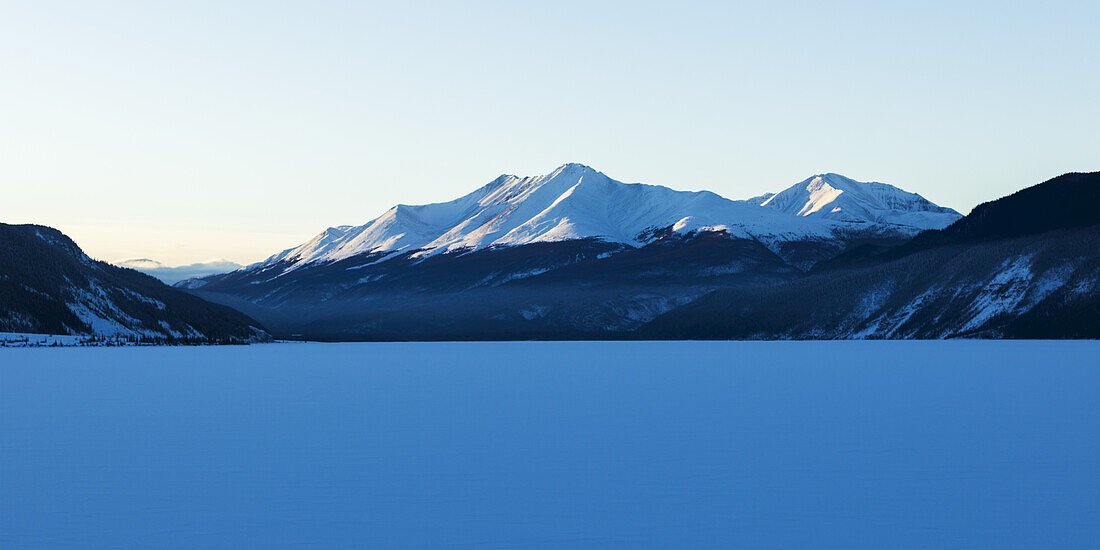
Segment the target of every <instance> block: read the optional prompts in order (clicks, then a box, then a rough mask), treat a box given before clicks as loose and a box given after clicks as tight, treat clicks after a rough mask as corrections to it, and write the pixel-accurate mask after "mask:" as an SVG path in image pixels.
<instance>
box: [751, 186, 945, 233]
mask: <svg viewBox="0 0 1100 550" xmlns="http://www.w3.org/2000/svg"><path fill="white" fill-rule="evenodd" d="M764 197H766V198H764ZM760 198H764V200H763V201H761V202H760V203H759V204H760V205H761V206H764V207H767V208H772V209H775V210H778V211H780V212H784V213H787V214H792V215H795V216H804V217H818V218H825V219H830V220H836V221H842V222H852V223H875V224H887V225H895V226H902V227H905V228H910V229H911V230H912V232H915V231H919V230H924V229H941V228H943V227H946V226H948V225H950V224H951V223H953V222H954V221H955V220H957V219H959V218H961V217H962V214H959V213H958V212H956V211H954V210H952V209H950V208H944V207H942V206H937V205H935V204H933V203H932V202H930V201H929V200H927V199H925V198H924V197H922V196H920V195H918V194H916V193H910V192H908V191H903V190H901V189H898V188H897V187H894V186H893V185H889V184H886V183H879V182H860V181H856V180H853V179H851V178H847V177H844V176H842V175H840V174H833V173H827V174H818V175H816V176H811V177H809V178H807V179H805V180H803V181H801V182H799V183H797V184H795V185H794V186H792V187H790V188H788V189H786V190H784V191H782V192H779V193H776V194H774V195H771V196H766V195H765V196H762V197H760Z"/></svg>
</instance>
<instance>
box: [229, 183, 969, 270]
mask: <svg viewBox="0 0 1100 550" xmlns="http://www.w3.org/2000/svg"><path fill="white" fill-rule="evenodd" d="M815 177H816V176H815ZM830 177H833V180H831V181H834V180H835V181H834V183H836V182H841V183H843V185H844V186H845V191H848V192H850V194H855V193H854V192H851V190H852V189H858V188H859V186H875V187H876V189H877V190H878V194H879V195H883V194H886V195H888V194H889V193H885V192H884V191H883V189H887V188H888V189H889V190H892V192H893V193H894V194H895V195H898V196H902V197H904V198H907V199H908V203H907V204H910V205H916V206H917V207H920V208H921V213H920V214H919V215H914V216H910V215H909V214H911V212H904V211H890V210H889V208H888V206H886V205H883V204H877V205H875V206H876V208H873V209H871V208H862V209H861V208H859V207H864V206H866V205H867V204H869V201H868V200H862V201H855V202H853V201H852V200H849V198H848V197H842V198H843V202H844V203H845V204H855V205H857V207H852V206H848V209H849V210H850V211H853V212H852V213H851V214H849V213H848V211H846V212H845V216H844V217H835V216H834V217H826V216H797V215H791V213H790V212H787V211H785V210H784V209H783V208H778V207H777V206H774V205H778V204H779V203H780V202H784V201H785V202H784V204H786V203H790V202H791V201H792V200H795V198H796V197H791V196H790V195H792V194H793V193H792V190H793V189H796V188H797V187H798V186H799V185H800V184H796V185H795V186H794V187H791V188H788V189H787V190H784V191H782V192H780V193H776V194H769V195H767V198H766V199H763V198H762V197H757V198H754V199H749V200H740V201H739V200H731V199H727V198H725V197H722V196H721V195H718V194H716V193H713V192H711V191H678V190H674V189H671V188H668V187H664V186H657V185H649V184H642V183H623V182H620V181H617V180H614V179H612V178H609V177H608V176H606V175H605V174H603V173H602V172H599V171H598V170H595V169H593V168H591V167H589V166H586V165H583V164H578V163H567V164H563V165H561V166H559V167H558V168H557V169H555V170H554V171H552V172H550V173H548V174H545V175H541V176H527V177H519V176H514V175H509V174H504V175H501V176H498V177H497V178H495V179H493V180H492V181H490V182H489V183H488V184H486V185H483V186H482V187H480V188H478V189H476V190H475V191H473V192H471V193H469V194H467V195H463V196H461V197H459V198H456V199H453V200H451V201H446V202H441V203H431V204H424V205H407V204H398V205H396V206H394V207H392V208H390V209H389V210H387V211H386V212H385V213H383V214H382V215H381V216H379V217H378V218H375V219H374V220H371V221H369V222H367V223H366V224H364V225H361V226H351V225H341V226H334V227H330V228H328V229H326V230H324V231H322V232H321V233H320V234H318V235H317V236H315V237H314V238H312V239H311V240H309V241H307V242H306V243H303V244H302V245H299V246H297V247H294V248H290V249H286V250H284V251H281V252H279V253H276V254H274V255H272V256H270V257H268V258H267V259H266V260H264V261H262V262H258V263H256V264H253V265H251V266H248V267H249V268H253V267H258V266H262V265H274V264H278V263H285V262H289V263H290V264H291V265H290V266H289V267H288V269H294V268H296V266H300V265H302V264H308V263H313V262H318V261H335V260H340V259H344V258H347V257H350V256H354V255H357V254H365V253H379V252H402V251H410V250H420V251H422V253H423V254H432V253H440V252H447V251H455V250H478V249H482V248H486V247H491V246H518V245H523V244H530V243H534V242H557V241H564V240H569V239H583V238H599V239H602V240H605V241H608V242H615V243H620V244H625V245H629V246H634V247H637V246H641V245H643V244H645V243H646V242H649V240H651V238H652V235H654V234H656V233H657V232H659V231H662V230H671V231H673V232H676V233H679V234H687V233H692V232H697V231H716V232H725V233H727V234H729V235H731V236H734V237H738V238H752V239H756V240H759V241H761V242H763V243H765V244H766V245H768V246H770V247H772V248H773V249H775V250H776V251H777V252H781V250H779V249H778V247H779V246H780V245H779V244H778V243H782V242H787V241H827V240H831V239H836V238H837V236H838V235H839V234H840V233H844V232H853V231H867V230H870V231H877V232H880V233H884V232H894V233H896V234H897V235H899V236H906V237H908V236H912V234H915V233H916V232H917V231H920V230H923V229H931V228H939V227H943V226H945V225H947V224H948V223H950V222H951V221H954V219H955V218H958V217H961V215H959V214H958V213H957V212H955V211H954V210H951V209H948V208H943V207H939V206H936V205H934V204H932V203H931V202H929V201H927V200H926V199H924V198H923V197H920V196H919V195H916V194H913V193H908V192H905V191H902V190H900V189H897V188H896V187H893V186H889V185H888V184H881V183H862V182H856V181H855V180H851V179H849V178H844V177H843V176H839V175H836V174H831V175H830ZM812 179H814V178H810V180H812ZM810 180H806V181H807V182H808V181H810ZM803 183H805V182H803ZM784 193H786V195H784ZM864 194H866V193H864ZM757 199H760V200H757ZM918 199H919V200H918ZM880 202H881V201H880ZM896 202H897V204H895V206H897V205H898V204H902V205H904V204H903V203H906V201H896ZM766 204H772V205H773V206H766ZM926 210H927V211H931V212H933V215H929V214H928V212H927V211H926ZM899 212H900V213H899ZM860 215H862V216H863V218H862V219H857V218H858V217H859V216H860ZM891 216H893V217H891Z"/></svg>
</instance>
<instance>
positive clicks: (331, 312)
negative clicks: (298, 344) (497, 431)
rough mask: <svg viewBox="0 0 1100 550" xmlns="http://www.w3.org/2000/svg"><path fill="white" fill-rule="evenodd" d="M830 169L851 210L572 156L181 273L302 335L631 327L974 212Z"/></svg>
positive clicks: (622, 330)
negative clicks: (663, 180) (708, 186)
mask: <svg viewBox="0 0 1100 550" xmlns="http://www.w3.org/2000/svg"><path fill="white" fill-rule="evenodd" d="M826 176H828V178H827V179H829V181H833V182H834V183H836V185H837V186H840V185H841V183H843V189H839V188H838V190H836V191H835V192H833V193H832V198H831V199H830V200H831V201H832V202H834V203H836V206H835V207H839V208H841V209H847V210H845V216H843V217H835V216H834V217H826V216H816V215H804V213H800V212H801V210H802V209H799V211H796V212H788V211H787V210H785V209H783V208H778V207H777V206H769V204H775V205H779V204H780V203H782V204H784V205H790V204H794V203H795V201H797V200H800V198H799V197H800V196H799V195H798V194H797V193H795V192H793V191H791V190H790V189H789V190H787V191H784V192H782V193H779V194H777V195H774V196H772V197H771V198H772V199H775V197H780V196H784V197H788V198H786V199H783V201H775V200H772V201H770V202H769V203H768V204H761V203H762V202H764V201H754V200H749V201H734V200H729V199H726V198H723V197H721V196H719V195H716V194H714V193H710V192H705V191H704V192H685V191H675V190H672V189H668V188H665V187H660V186H653V185H644V184H625V183H621V182H618V181H616V180H613V179H611V178H609V177H607V176H606V175H604V174H602V173H600V172H598V171H596V170H593V169H592V168H589V167H587V166H583V165H577V164H567V165H563V166H561V167H559V168H558V169H557V170H555V171H553V172H551V173H550V174H547V175H543V176H534V177H523V178H521V177H517V176H509V175H505V176H500V177H498V178H496V179H495V180H493V181H492V182H490V183H489V184H487V185H485V186H483V187H481V188H479V189H478V190H476V191H474V192H473V193H470V194H468V195H465V196H463V197H460V198H458V199H455V200H453V201H449V202H445V203H437V204H429V205H422V206H407V205H399V206H396V207H394V208H392V209H390V210H389V211H387V212H386V213H385V214H383V215H382V216H380V217H379V218H377V219H375V220H372V221H371V222H368V223H367V224H364V225H362V226H338V227H333V228H330V229H328V230H326V231H324V232H322V233H321V234H319V235H318V236H317V237H315V238H314V239H312V240H310V241H309V242H307V243H304V244H302V245H301V246H298V247H295V248H292V249H288V250H285V251H283V252H280V253H278V254H275V255H273V256H271V257H270V258H268V259H267V260H265V261H264V262H260V263H258V264H254V265H252V266H248V267H246V268H243V269H241V270H238V271H235V272H232V273H228V274H223V275H216V276H211V277H204V278H201V279H192V280H189V281H184V282H182V283H180V284H179V286H180V287H181V288H186V289H188V290H189V291H190V292H193V293H195V294H197V295H199V296H202V297H204V298H206V299H208V300H212V301H217V302H219V303H223V304H227V305H231V306H232V307H235V308H238V309H240V310H241V311H244V312H246V313H248V314H249V315H252V316H254V317H255V318H257V319H259V320H261V321H262V322H263V323H264V324H265V325H266V326H268V327H269V328H271V329H272V330H274V331H275V332H276V334H278V335H282V336H287V337H301V338H325V339H470V338H490V339H492V338H581V337H584V338H588V337H593V338H595V337H599V338H605V337H624V336H626V335H628V334H629V333H630V331H632V330H634V329H635V328H637V327H638V326H640V325H642V324H644V323H646V322H648V321H650V320H652V319H653V318H655V317H656V316H657V315H659V314H661V313H664V312H666V311H668V310H670V309H673V308H675V307H678V306H680V305H682V304H685V303H688V302H690V301H692V300H694V299H695V298H697V297H699V296H702V295H703V294H706V293H708V292H710V291H713V290H715V289H719V288H751V287H757V286H760V285H772V284H776V283H778V282H781V281H785V280H790V279H793V278H797V277H799V276H800V275H801V274H802V272H803V271H804V270H806V269H808V268H809V267H811V266H813V265H814V264H815V263H817V262H819V261H820V260H822V259H827V258H831V257H833V256H835V255H836V254H838V253H840V252H844V251H846V250H849V249H851V248H853V247H856V246H860V245H869V246H886V245H892V244H897V243H900V242H903V241H904V240H906V239H908V238H909V237H911V236H912V235H913V234H915V233H916V232H918V231H920V230H922V229H930V228H940V227H944V226H946V225H947V224H949V223H950V222H951V221H954V220H955V219H957V218H958V217H959V215H958V214H957V213H953V211H950V210H949V209H944V208H940V207H937V206H935V205H933V204H931V203H929V202H928V201H926V200H924V199H922V198H920V197H918V196H916V195H912V194H909V193H906V192H904V191H901V190H898V189H896V188H893V187H891V186H888V185H885V184H862V183H859V182H855V181H853V180H848V179H847V178H843V182H841V180H839V179H837V178H840V176H835V175H826ZM834 176H835V177H834ZM823 177H824V176H823ZM811 179H813V178H811ZM808 181H809V180H808ZM838 182H839V183H838ZM804 183H805V182H804ZM800 185H802V184H799V185H796V186H795V187H793V188H792V189H797V188H798V187H799V186H800ZM861 186H866V187H867V189H863V187H861ZM846 195H852V196H853V197H855V196H856V195H858V197H855V198H849V197H848V196H846ZM810 198H811V199H813V197H810ZM814 200H817V199H814ZM857 207H858V208H857ZM902 221H904V222H905V223H902Z"/></svg>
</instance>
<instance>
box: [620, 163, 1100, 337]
mask: <svg viewBox="0 0 1100 550" xmlns="http://www.w3.org/2000/svg"><path fill="white" fill-rule="evenodd" d="M1097 204H1100V172H1094V173H1091V174H1078V173H1072V174H1065V175H1062V176H1059V177H1057V178H1054V179H1052V180H1049V181H1047V182H1044V183H1041V184H1039V185H1036V186H1033V187H1029V188H1027V189H1024V190H1022V191H1019V192H1017V193H1015V194H1013V195H1009V196H1007V197H1003V198H1001V199H998V200H995V201H991V202H988V203H984V204H981V205H979V206H978V207H976V208H975V209H974V210H973V211H972V212H971V213H970V214H969V215H967V216H966V217H964V218H962V219H961V220H959V221H958V222H957V223H954V224H952V225H951V226H950V227H948V228H946V229H944V230H942V231H929V232H925V233H921V234H920V235H918V236H917V237H915V238H913V239H911V240H909V241H907V242H906V243H904V244H902V245H899V246H895V247H887V248H885V249H882V248H878V247H873V246H867V247H860V248H859V249H856V250H852V251H851V252H850V253H846V254H843V255H841V256H838V257H836V258H834V259H833V260H831V261H829V262H827V263H825V264H822V265H821V266H820V267H821V269H818V268H815V269H814V271H813V272H812V273H810V274H809V275H807V276H803V277H799V278H795V279H792V280H790V281H787V282H784V283H782V284H778V285H769V286H767V287H758V288H752V289H733V288H730V289H721V290H717V291H715V292H713V293H711V294H708V295H706V296H704V297H702V298H700V299H698V300H696V301H694V302H692V303H690V304H687V305H685V306H683V307H680V308H678V309H674V310H672V311H671V312H669V313H667V314H665V315H664V316H662V317H660V318H658V319H656V320H655V321H653V322H652V323H651V324H650V325H648V326H647V327H645V328H644V329H642V331H641V336H642V337H651V338H681V337H690V338H737V339H740V338H747V339H833V338H891V339H895V338H957V337H966V338H972V337H994V338H1098V337H1100V248H1098V247H1097V246H1096V243H1097V242H1098V241H1100V208H1097Z"/></svg>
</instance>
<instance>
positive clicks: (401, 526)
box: [0, 341, 1100, 549]
mask: <svg viewBox="0 0 1100 550" xmlns="http://www.w3.org/2000/svg"><path fill="white" fill-rule="evenodd" d="M1098 357H1100V343H1098V342H1042V341H1016V342H1005V341H938V342H882V341H878V342H827V343H816V342H610V343H608V342H602V343H601V342H569V343H518V342H517V343H461V344H456V343H439V344H407V343H392V344H369V343H365V344H271V345H258V346H249V347H184V348H116V349H100V348H61V349H0V547H2V548H74V549H85V548H187V549H191V548H234V549H237V548H518V549H525V548H875V549H878V548H940V549H943V548H998V549H1006V548H1007V549H1011V548H1089V547H1095V544H1096V541H1098V540H1100V476H1098V475H1097V471H1098V470H1100V438H1098V437H1097V434H1098V433H1100V369H1097V368H1096V364H1097V358H1098Z"/></svg>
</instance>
